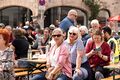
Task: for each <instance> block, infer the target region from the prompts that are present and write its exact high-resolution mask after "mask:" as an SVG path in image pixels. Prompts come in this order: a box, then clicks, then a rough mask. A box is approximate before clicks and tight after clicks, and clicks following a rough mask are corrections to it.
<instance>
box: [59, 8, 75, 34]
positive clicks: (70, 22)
mask: <svg viewBox="0 0 120 80" xmlns="http://www.w3.org/2000/svg"><path fill="white" fill-rule="evenodd" d="M76 19H77V11H76V10H74V9H71V10H70V11H69V12H68V14H67V17H65V18H64V19H63V20H62V21H61V22H60V25H59V27H60V28H61V29H62V30H63V31H64V32H66V33H67V32H68V30H69V28H70V26H75V21H76Z"/></svg>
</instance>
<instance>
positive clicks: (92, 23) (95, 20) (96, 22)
mask: <svg viewBox="0 0 120 80" xmlns="http://www.w3.org/2000/svg"><path fill="white" fill-rule="evenodd" d="M94 25H99V21H98V20H97V19H94V20H92V21H91V26H94Z"/></svg>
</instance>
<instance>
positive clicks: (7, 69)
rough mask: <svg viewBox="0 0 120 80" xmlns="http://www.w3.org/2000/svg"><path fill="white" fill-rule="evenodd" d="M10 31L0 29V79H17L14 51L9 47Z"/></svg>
mask: <svg viewBox="0 0 120 80" xmlns="http://www.w3.org/2000/svg"><path fill="white" fill-rule="evenodd" d="M9 39H10V35H9V31H8V30H7V29H0V80H15V77H14V62H15V59H14V51H13V50H12V48H10V47H9Z"/></svg>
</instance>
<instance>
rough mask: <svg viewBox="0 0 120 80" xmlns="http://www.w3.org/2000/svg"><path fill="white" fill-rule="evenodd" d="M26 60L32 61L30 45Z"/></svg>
mask: <svg viewBox="0 0 120 80" xmlns="http://www.w3.org/2000/svg"><path fill="white" fill-rule="evenodd" d="M27 57H28V59H32V50H31V45H29V49H28V55H27Z"/></svg>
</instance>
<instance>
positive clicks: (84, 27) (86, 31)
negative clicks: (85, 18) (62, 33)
mask: <svg viewBox="0 0 120 80" xmlns="http://www.w3.org/2000/svg"><path fill="white" fill-rule="evenodd" d="M79 30H82V31H85V33H88V28H87V27H86V26H80V27H79Z"/></svg>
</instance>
